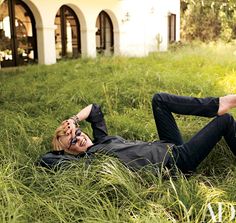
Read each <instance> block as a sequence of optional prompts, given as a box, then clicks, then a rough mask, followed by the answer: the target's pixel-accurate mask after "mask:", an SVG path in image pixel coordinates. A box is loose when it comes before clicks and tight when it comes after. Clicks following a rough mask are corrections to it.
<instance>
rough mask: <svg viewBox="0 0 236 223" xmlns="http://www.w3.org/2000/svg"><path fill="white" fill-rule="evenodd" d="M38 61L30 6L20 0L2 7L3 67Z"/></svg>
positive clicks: (0, 53) (0, 58)
mask: <svg viewBox="0 0 236 223" xmlns="http://www.w3.org/2000/svg"><path fill="white" fill-rule="evenodd" d="M36 60H37V47H36V29H35V20H34V17H33V14H32V12H31V11H30V9H29V8H28V6H27V5H26V4H25V3H23V2H22V1H19V0H8V1H4V2H3V3H2V4H1V5H0V61H1V66H2V67H9V66H18V65H24V64H28V63H33V62H35V61H36Z"/></svg>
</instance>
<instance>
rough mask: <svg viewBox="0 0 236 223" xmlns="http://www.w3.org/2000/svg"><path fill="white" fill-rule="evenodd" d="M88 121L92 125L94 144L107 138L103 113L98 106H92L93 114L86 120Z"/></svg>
mask: <svg viewBox="0 0 236 223" xmlns="http://www.w3.org/2000/svg"><path fill="white" fill-rule="evenodd" d="M86 121H88V122H90V123H91V126H92V129H93V138H94V141H93V142H95V143H96V142H97V141H99V139H102V138H103V137H105V136H107V127H106V122H105V119H104V115H103V113H102V110H101V107H100V106H99V105H97V104H93V105H92V109H91V112H90V114H89V116H88V118H87V119H86Z"/></svg>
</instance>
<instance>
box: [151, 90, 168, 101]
mask: <svg viewBox="0 0 236 223" xmlns="http://www.w3.org/2000/svg"><path fill="white" fill-rule="evenodd" d="M166 95H167V93H163V92H160V93H156V94H154V95H153V97H152V104H160V103H161V102H162V101H163V100H164V98H165V97H166Z"/></svg>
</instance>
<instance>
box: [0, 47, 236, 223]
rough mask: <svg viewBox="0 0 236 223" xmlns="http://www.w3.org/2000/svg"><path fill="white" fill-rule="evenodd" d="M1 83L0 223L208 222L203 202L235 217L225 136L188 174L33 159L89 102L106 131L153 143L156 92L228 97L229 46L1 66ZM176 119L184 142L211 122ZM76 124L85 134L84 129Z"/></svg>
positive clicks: (234, 64)
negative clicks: (54, 164) (51, 164)
mask: <svg viewBox="0 0 236 223" xmlns="http://www.w3.org/2000/svg"><path fill="white" fill-rule="evenodd" d="M0 83H1V84H0V124H1V128H0V154H1V156H0V160H1V162H0V222H16V223H18V222H47V223H49V222H52V223H54V222H65V223H68V222H91V223H92V222H94V223H95V222H116V223H118V222H138V223H139V222H140V223H141V222H142V223H143V222H147V223H149V222H161V223H164V222H214V221H213V220H214V218H212V215H211V214H210V208H209V204H210V207H211V208H212V210H213V212H214V214H215V218H216V220H218V221H220V220H221V217H222V222H228V221H229V220H230V218H234V216H233V212H232V211H231V210H232V209H234V207H235V209H236V189H235V185H236V168H235V167H236V160H235V158H234V157H233V156H232V153H231V152H230V151H229V149H228V148H227V146H226V144H225V142H224V141H223V140H222V141H221V142H220V143H219V144H218V145H217V146H216V147H215V148H214V150H213V151H212V153H211V154H210V155H209V157H208V158H207V159H206V160H205V161H204V162H203V163H202V164H201V166H200V167H199V168H198V170H197V172H196V173H195V174H193V176H190V177H185V176H184V175H182V174H181V173H178V174H177V176H175V177H168V176H167V177H166V176H165V177H164V176H163V175H164V173H163V172H161V173H158V172H157V173H153V172H151V171H140V172H132V171H130V170H129V169H127V168H126V167H125V166H123V165H122V164H121V163H120V162H119V161H118V160H116V159H115V158H111V157H104V156H98V157H97V158H96V159H95V160H94V161H93V162H92V163H91V164H90V165H87V164H86V161H85V160H81V161H80V162H78V163H72V164H71V165H70V166H69V167H68V168H66V169H60V170H58V171H51V170H47V169H45V168H42V167H39V166H37V165H35V163H36V162H37V160H38V158H39V156H40V155H41V154H43V153H45V152H46V151H49V150H51V140H52V136H53V133H54V131H55V128H56V127H57V126H58V125H59V124H60V122H61V121H63V120H64V119H66V118H68V117H70V116H71V115H73V114H75V113H77V112H78V111H79V110H80V109H82V108H83V107H85V106H86V105H88V104H90V103H98V104H100V105H101V106H102V109H103V111H104V113H105V117H106V121H107V126H108V129H109V134H110V135H120V136H122V137H124V138H126V139H132V140H133V139H138V140H145V141H152V140H155V139H156V137H157V135H156V129H155V124H154V120H153V118H152V111H151V98H152V95H153V94H154V93H155V92H169V93H174V94H178V95H191V96H197V97H204V96H221V95H225V94H229V93H236V45H234V44H227V45H225V44H223V43H217V44H216V43H209V44H201V43H198V44H193V45H191V46H190V45H188V46H182V47H173V48H172V50H170V51H168V52H162V53H153V54H150V55H149V56H148V57H145V58H126V57H108V58H105V57H98V58H96V59H90V58H84V59H78V60H68V61H61V62H59V63H57V64H54V65H50V66H45V65H31V66H26V67H17V68H8V69H1V70H0ZM231 113H232V114H233V115H234V116H235V115H236V112H235V111H234V110H232V112H231ZM235 117H236V116H235ZM176 119H177V122H178V125H179V127H180V129H181V130H182V132H183V137H184V139H185V140H187V139H189V138H190V137H191V136H192V135H193V134H194V133H195V132H197V131H198V130H199V129H201V128H202V127H203V126H204V125H205V124H206V123H207V122H208V121H209V120H208V119H206V118H199V117H198V118H196V117H186V116H185V117H180V116H176ZM81 126H82V128H83V129H84V130H85V132H88V133H89V134H91V128H90V126H89V125H88V123H82V124H81ZM165 174H167V173H165ZM220 205H222V210H223V212H222V216H220V215H221V214H220V215H219V216H218V215H217V214H218V207H219V206H220ZM234 220H235V218H234Z"/></svg>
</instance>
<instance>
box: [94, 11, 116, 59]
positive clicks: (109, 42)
mask: <svg viewBox="0 0 236 223" xmlns="http://www.w3.org/2000/svg"><path fill="white" fill-rule="evenodd" d="M96 28H97V32H96V49H97V53H98V54H104V55H111V54H113V52H114V34H113V25H112V21H111V18H110V17H109V15H108V14H107V13H106V12H105V11H101V12H100V14H99V15H98V18H97V21H96Z"/></svg>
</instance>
